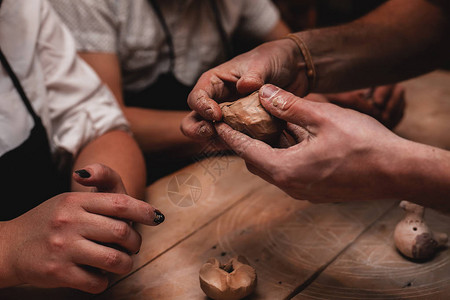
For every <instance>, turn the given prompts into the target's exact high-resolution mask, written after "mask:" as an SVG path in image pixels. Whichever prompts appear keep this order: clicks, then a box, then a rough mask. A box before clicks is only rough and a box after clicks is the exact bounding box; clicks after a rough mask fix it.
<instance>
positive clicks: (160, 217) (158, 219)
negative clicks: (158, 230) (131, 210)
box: [153, 209, 166, 224]
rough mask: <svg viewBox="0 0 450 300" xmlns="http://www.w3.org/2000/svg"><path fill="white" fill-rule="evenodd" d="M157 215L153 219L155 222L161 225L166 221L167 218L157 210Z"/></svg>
mask: <svg viewBox="0 0 450 300" xmlns="http://www.w3.org/2000/svg"><path fill="white" fill-rule="evenodd" d="M155 215H156V217H155V219H153V222H155V223H156V224H161V223H162V222H164V220H165V219H166V217H164V215H163V214H162V213H161V212H160V211H159V210H157V209H155Z"/></svg>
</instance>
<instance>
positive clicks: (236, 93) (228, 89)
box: [181, 39, 308, 139]
mask: <svg viewBox="0 0 450 300" xmlns="http://www.w3.org/2000/svg"><path fill="white" fill-rule="evenodd" d="M302 60H303V58H302V56H301V54H300V52H299V50H298V48H297V45H296V44H295V43H294V42H293V41H292V40H289V39H281V40H278V41H273V42H269V43H265V44H262V45H261V46H259V47H257V48H255V49H253V50H251V51H249V52H247V53H244V54H241V55H239V56H237V57H235V58H233V59H232V60H230V61H228V62H226V63H224V64H222V65H219V66H217V67H215V68H213V69H211V70H209V71H207V72H205V73H204V74H203V75H202V76H201V77H200V79H199V80H198V82H197V84H196V85H195V86H194V88H193V90H192V91H191V93H190V94H189V97H188V104H189V106H190V107H191V108H192V109H193V110H194V112H192V113H191V114H189V115H188V116H187V117H186V118H184V119H183V121H182V123H181V130H182V132H183V133H184V134H185V135H186V136H188V137H191V138H194V139H206V138H209V137H211V136H212V135H214V134H215V130H214V127H213V125H212V124H211V123H210V122H208V121H213V120H215V121H219V120H221V119H222V112H221V110H220V108H219V106H218V104H217V102H216V101H218V102H224V101H232V100H236V99H238V98H240V97H242V96H244V95H247V94H249V93H250V92H253V91H255V90H257V89H259V88H260V87H261V86H262V85H263V84H264V83H266V82H271V83H273V84H276V85H278V86H281V87H284V88H286V89H288V90H290V91H292V92H294V93H296V94H299V95H301V94H303V93H304V92H305V90H306V88H307V86H306V85H307V83H308V80H307V78H306V75H305V72H304V70H303V69H300V65H301V64H300V62H301V61H302ZM299 74H300V75H299Z"/></svg>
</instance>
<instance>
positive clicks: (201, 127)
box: [180, 111, 216, 140]
mask: <svg viewBox="0 0 450 300" xmlns="http://www.w3.org/2000/svg"><path fill="white" fill-rule="evenodd" d="M180 129H181V132H182V133H183V134H184V135H185V136H187V137H190V138H192V139H196V140H198V139H202V140H204V139H207V138H209V137H212V136H213V135H215V133H216V130H215V129H214V126H213V125H212V124H211V122H208V121H205V120H204V119H203V118H202V117H201V116H200V115H199V114H198V113H197V112H195V111H193V112H190V113H189V114H188V115H187V116H186V117H184V118H183V120H181V125H180Z"/></svg>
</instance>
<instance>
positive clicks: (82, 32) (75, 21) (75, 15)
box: [49, 0, 119, 53]
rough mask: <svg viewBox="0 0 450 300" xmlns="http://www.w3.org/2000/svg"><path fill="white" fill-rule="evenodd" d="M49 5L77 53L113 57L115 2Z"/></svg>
mask: <svg viewBox="0 0 450 300" xmlns="http://www.w3.org/2000/svg"><path fill="white" fill-rule="evenodd" d="M49 1H50V3H51V4H52V6H53V8H54V9H55V11H56V12H57V13H58V14H59V16H60V17H61V19H62V20H63V21H64V23H65V24H66V26H67V27H68V28H69V29H70V31H71V32H72V34H73V36H74V38H75V40H76V45H77V49H78V51H86V52H106V53H117V39H118V37H117V32H118V30H117V27H118V26H119V21H118V20H119V16H118V13H117V1H98V0H49Z"/></svg>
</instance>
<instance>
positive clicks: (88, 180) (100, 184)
mask: <svg viewBox="0 0 450 300" xmlns="http://www.w3.org/2000/svg"><path fill="white" fill-rule="evenodd" d="M73 178H74V179H75V181H76V182H78V183H79V184H81V185H84V186H92V187H96V188H97V191H98V192H104V193H121V194H126V190H125V186H124V185H123V182H122V179H121V178H120V176H119V174H118V173H117V172H115V171H114V170H113V169H111V168H110V167H107V166H105V165H102V164H92V165H88V166H86V167H84V168H83V169H79V170H76V171H75V172H74V174H73Z"/></svg>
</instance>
